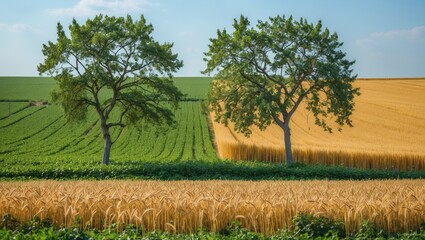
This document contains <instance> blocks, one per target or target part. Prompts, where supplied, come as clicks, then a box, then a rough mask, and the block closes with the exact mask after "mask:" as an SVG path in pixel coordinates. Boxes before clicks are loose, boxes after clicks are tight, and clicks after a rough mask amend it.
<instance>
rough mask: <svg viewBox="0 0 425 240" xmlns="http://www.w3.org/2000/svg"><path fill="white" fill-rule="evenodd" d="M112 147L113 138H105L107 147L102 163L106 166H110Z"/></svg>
mask: <svg viewBox="0 0 425 240" xmlns="http://www.w3.org/2000/svg"><path fill="white" fill-rule="evenodd" d="M111 146H112V141H111V136H109V135H108V136H107V137H106V138H105V147H104V149H103V158H102V163H103V164H105V165H109V155H110V153H111Z"/></svg>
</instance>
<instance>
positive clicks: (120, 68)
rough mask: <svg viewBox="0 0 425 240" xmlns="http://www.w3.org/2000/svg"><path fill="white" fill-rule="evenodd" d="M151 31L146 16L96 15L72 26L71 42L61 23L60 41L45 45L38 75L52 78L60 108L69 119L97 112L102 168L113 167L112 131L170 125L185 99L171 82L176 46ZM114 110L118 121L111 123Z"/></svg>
mask: <svg viewBox="0 0 425 240" xmlns="http://www.w3.org/2000/svg"><path fill="white" fill-rule="evenodd" d="M153 30H154V28H153V26H152V25H151V24H148V23H146V20H145V18H144V17H143V16H141V17H140V19H139V20H137V21H133V19H132V18H131V16H127V17H125V18H124V17H109V16H103V15H97V16H96V17H94V18H93V19H88V20H87V21H86V23H85V24H83V25H80V24H79V23H78V22H77V21H76V20H75V19H74V20H73V21H72V24H71V25H70V26H69V32H70V37H68V36H67V34H66V32H65V30H64V28H63V26H62V25H61V24H60V23H58V24H57V42H56V43H53V42H51V41H49V42H48V43H47V44H44V45H43V49H42V52H43V55H44V56H45V59H44V62H43V63H41V64H39V65H38V72H39V73H40V74H48V75H50V76H53V77H54V78H55V80H56V81H57V84H58V85H57V86H58V87H57V88H56V89H55V90H54V91H53V92H52V100H53V102H57V103H59V104H60V105H61V106H62V108H63V110H64V112H65V116H66V117H67V118H68V119H69V120H81V119H85V118H86V116H87V112H88V110H89V109H94V110H95V111H96V112H97V114H98V116H99V120H100V126H101V130H102V134H103V138H104V139H105V150H104V154H103V163H104V164H109V154H110V148H111V145H112V141H111V136H110V134H109V129H110V128H111V127H115V126H120V127H124V126H125V125H126V124H137V123H139V122H140V121H142V120H143V121H147V122H152V123H161V122H164V123H166V124H172V123H173V122H174V120H173V119H174V114H173V111H172V109H173V108H176V107H177V106H178V103H179V101H180V99H181V98H182V97H183V94H182V93H181V92H180V91H179V90H178V89H177V88H176V87H175V86H174V85H173V82H172V77H173V73H174V72H176V71H177V70H178V69H180V68H181V67H182V66H183V62H182V61H180V60H179V59H178V55H177V54H173V53H172V47H173V44H172V43H163V44H161V43H159V42H157V41H155V40H154V38H153V36H152V33H153ZM112 111H118V112H119V114H118V115H119V117H117V118H116V119H113V120H111V113H112Z"/></svg>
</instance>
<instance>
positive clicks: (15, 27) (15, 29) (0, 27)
mask: <svg viewBox="0 0 425 240" xmlns="http://www.w3.org/2000/svg"><path fill="white" fill-rule="evenodd" d="M0 31H8V32H12V33H19V32H38V31H37V30H36V29H34V28H33V27H31V26H30V25H28V24H22V23H16V24H4V23H0Z"/></svg>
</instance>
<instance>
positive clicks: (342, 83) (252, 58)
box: [203, 16, 359, 165]
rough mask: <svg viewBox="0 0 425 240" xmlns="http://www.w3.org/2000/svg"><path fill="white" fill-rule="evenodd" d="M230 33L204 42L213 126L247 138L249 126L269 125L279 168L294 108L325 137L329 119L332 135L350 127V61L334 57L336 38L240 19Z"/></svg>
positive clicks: (289, 24) (315, 29)
mask: <svg viewBox="0 0 425 240" xmlns="http://www.w3.org/2000/svg"><path fill="white" fill-rule="evenodd" d="M233 27H234V31H233V33H231V34H229V33H228V32H227V31H226V30H225V29H224V30H222V31H220V30H218V31H217V37H216V38H213V39H210V45H209V51H208V52H206V53H205V58H204V61H206V62H207V67H206V69H205V70H204V71H203V73H208V74H210V73H212V72H216V73H217V75H216V78H217V79H219V80H216V81H214V83H213V85H212V87H211V90H210V93H209V106H210V110H211V111H213V112H215V114H216V115H215V121H217V122H220V123H224V124H225V125H227V124H228V122H229V121H231V122H233V123H234V125H235V130H236V131H238V132H241V133H244V134H245V135H246V136H249V135H250V134H251V130H250V127H251V126H253V125H255V126H258V127H259V129H261V130H264V129H265V128H266V127H267V126H269V125H270V124H271V123H272V122H274V123H276V124H277V125H279V126H280V127H281V128H282V130H283V132H284V143H285V151H286V163H287V164H288V165H289V164H291V163H292V151H291V129H290V127H289V125H290V120H291V117H292V116H293V114H294V113H295V111H296V110H297V109H298V107H299V106H300V105H302V103H303V102H304V103H305V107H306V109H307V110H308V111H310V112H312V113H313V115H314V118H315V124H317V125H318V126H320V127H322V128H323V129H324V130H325V131H328V132H332V127H331V126H330V125H329V124H327V120H330V118H331V116H333V117H334V120H335V122H336V124H337V128H338V130H341V127H342V126H343V125H344V124H347V125H349V126H352V122H351V120H350V116H351V114H352V112H353V110H354V97H355V96H356V95H359V89H358V88H353V86H352V83H353V81H354V80H355V78H356V75H352V69H351V66H352V65H353V64H354V61H349V60H347V59H346V54H345V53H344V52H343V51H341V50H340V47H341V46H342V43H341V42H339V41H338V36H337V34H336V33H333V34H330V32H329V30H328V29H327V28H326V29H324V30H323V29H322V23H321V22H320V21H319V22H318V23H317V24H316V25H313V24H310V23H308V22H307V21H306V20H304V19H302V18H301V19H300V20H299V21H294V20H293V19H292V16H291V17H289V18H288V19H286V18H285V16H277V17H272V18H269V20H268V21H264V22H263V21H258V24H257V25H256V28H253V27H250V23H249V21H248V19H247V18H246V17H244V16H241V17H240V19H239V21H237V20H236V19H235V20H234V24H233Z"/></svg>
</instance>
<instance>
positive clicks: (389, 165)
mask: <svg viewBox="0 0 425 240" xmlns="http://www.w3.org/2000/svg"><path fill="white" fill-rule="evenodd" d="M355 86H356V87H360V92H361V96H359V97H357V99H356V105H355V111H354V113H353V115H352V119H353V124H354V127H353V128H350V127H344V128H343V130H342V132H338V131H334V132H333V133H332V134H329V133H327V132H324V131H323V130H322V129H321V128H319V127H317V126H316V125H315V124H314V117H313V115H312V114H311V113H309V112H307V111H306V110H305V108H303V106H300V108H299V109H298V110H297V112H296V113H295V115H294V117H293V118H292V122H291V130H292V131H291V133H292V135H291V136H292V144H293V152H294V153H293V154H294V157H295V159H296V160H297V161H301V162H306V163H321V164H329V165H335V164H338V165H339V164H342V165H345V166H350V167H359V168H374V169H399V170H412V169H415V170H424V169H425V147H424V146H425V79H358V80H357V81H356V82H355ZM214 132H215V136H216V141H217V146H218V151H219V155H220V157H222V158H230V159H244V160H253V159H255V160H261V161H270V162H279V161H282V160H283V159H284V147H283V146H284V144H283V132H282V130H281V129H280V128H279V127H278V126H277V125H272V126H270V127H269V128H267V129H266V130H265V131H260V130H259V129H258V128H254V129H253V134H252V135H251V137H250V138H246V137H245V136H243V135H242V134H239V133H236V132H235V131H234V130H233V125H232V124H229V126H228V127H225V126H224V125H222V124H217V123H215V122H214Z"/></svg>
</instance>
